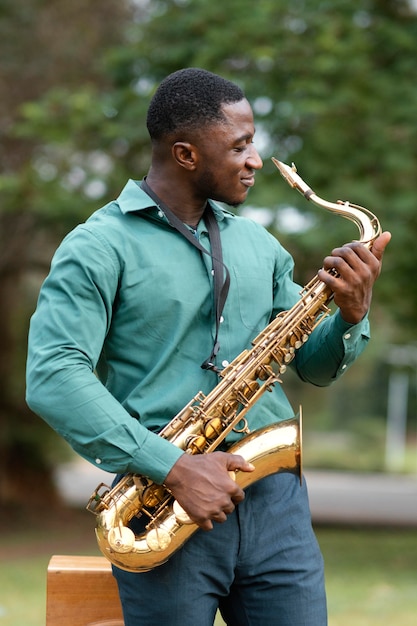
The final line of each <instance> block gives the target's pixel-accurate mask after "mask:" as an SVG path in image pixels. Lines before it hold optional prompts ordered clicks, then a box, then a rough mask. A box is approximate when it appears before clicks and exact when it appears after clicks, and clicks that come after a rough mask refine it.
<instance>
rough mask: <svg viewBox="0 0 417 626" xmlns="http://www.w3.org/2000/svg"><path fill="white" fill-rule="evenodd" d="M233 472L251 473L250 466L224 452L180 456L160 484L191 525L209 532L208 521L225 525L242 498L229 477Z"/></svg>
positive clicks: (237, 456)
mask: <svg viewBox="0 0 417 626" xmlns="http://www.w3.org/2000/svg"><path fill="white" fill-rule="evenodd" d="M235 470H240V471H242V472H251V471H253V470H254V467H253V465H252V464H251V463H248V462H247V461H245V459H244V458H243V457H241V456H239V455H237V454H229V453H227V452H213V453H210V454H197V455H195V456H193V455H189V454H183V455H182V456H181V457H180V458H179V459H178V461H177V462H176V463H175V465H174V466H173V467H172V468H171V471H170V472H169V474H168V475H167V477H166V479H165V483H164V484H165V485H166V487H168V489H169V490H170V492H171V493H172V495H173V496H174V498H175V499H176V500H177V501H178V502H179V504H180V505H181V506H182V508H183V509H184V510H185V511H186V513H187V514H188V515H189V517H190V519H191V520H192V521H193V522H195V523H196V524H198V526H200V528H202V529H203V530H212V528H213V523H212V522H213V521H214V522H225V521H226V518H227V515H229V514H230V513H232V512H233V511H234V509H235V505H236V504H238V502H241V501H242V500H243V499H244V497H245V492H244V491H243V489H241V488H240V487H239V485H237V484H236V482H235V481H234V480H233V479H232V478H231V477H230V475H229V472H234V471H235Z"/></svg>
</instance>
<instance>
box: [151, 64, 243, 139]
mask: <svg viewBox="0 0 417 626" xmlns="http://www.w3.org/2000/svg"><path fill="white" fill-rule="evenodd" d="M244 97H245V94H244V93H243V91H242V89H241V88H240V87H238V86H237V85H235V84H234V83H232V82H231V81H229V80H226V79H225V78H222V77H221V76H218V75H217V74H213V73H212V72H208V71H207V70H203V69H199V68H186V69H182V70H178V71H177V72H174V73H173V74H170V75H169V76H167V77H166V78H165V79H164V80H163V81H162V82H161V84H160V85H159V87H158V89H157V90H156V92H155V94H154V96H153V98H152V100H151V102H150V105H149V109H148V115H147V120H146V125H147V128H148V132H149V135H150V137H151V139H152V140H158V139H161V138H162V137H166V136H168V135H170V134H171V133H173V132H175V131H178V130H180V131H181V130H188V131H195V130H199V129H201V128H203V127H204V126H206V125H207V124H210V123H213V122H221V121H224V120H225V117H224V115H223V113H222V111H221V106H222V105H223V104H232V103H234V102H240V101H241V100H243V98H244Z"/></svg>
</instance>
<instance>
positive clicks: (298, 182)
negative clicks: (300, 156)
mask: <svg viewBox="0 0 417 626" xmlns="http://www.w3.org/2000/svg"><path fill="white" fill-rule="evenodd" d="M271 160H272V162H273V164H274V165H275V166H276V167H277V168H278V170H279V172H280V174H281V176H282V177H283V178H284V179H285V180H286V181H287V183H288V184H289V186H290V187H292V188H293V189H296V190H297V191H299V192H300V193H301V194H302V195H303V196H304V197H305V198H306V199H307V200H309V199H310V196H312V195H313V194H314V191H313V190H312V189H311V188H310V187H309V186H308V185H306V183H305V182H304V181H303V179H302V178H301V177H300V176H299V175H298V174H297V168H296V166H295V163H292V164H291V167H290V166H289V165H286V164H285V163H283V162H282V161H278V159H275V157H272V159H271Z"/></svg>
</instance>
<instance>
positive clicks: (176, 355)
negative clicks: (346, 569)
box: [27, 69, 389, 626]
mask: <svg viewBox="0 0 417 626" xmlns="http://www.w3.org/2000/svg"><path fill="white" fill-rule="evenodd" d="M147 126H148V130H149V134H150V137H151V141H152V160H151V166H150V169H149V172H148V176H147V178H146V182H145V183H142V186H141V183H140V182H134V181H132V180H130V181H129V182H128V183H127V185H126V186H125V188H124V189H123V191H122V193H121V195H120V196H119V198H118V199H117V201H115V202H111V203H110V204H108V205H107V206H105V207H104V208H102V209H100V210H99V211H97V212H96V213H94V214H93V215H92V216H91V217H90V219H89V220H87V222H86V223H85V224H82V225H80V226H78V227H77V228H75V230H74V231H73V232H71V233H70V234H69V235H68V236H67V237H66V238H65V240H64V241H63V243H62V244H61V246H60V247H59V249H58V251H57V252H56V255H55V257H54V260H53V263H52V266H51V272H50V274H49V276H48V278H47V279H46V281H45V283H44V285H43V287H42V290H41V294H40V298H39V303H38V307H37V311H36V313H35V314H34V316H33V318H32V322H31V329H30V337H29V357H28V370H27V371H28V383H27V389H28V391H27V399H28V403H29V406H30V407H31V408H32V409H33V410H34V411H35V412H37V413H38V414H39V415H41V416H42V417H43V418H44V419H45V420H46V421H47V422H48V423H49V424H50V425H51V426H52V427H53V428H54V429H56V430H57V431H58V432H59V433H60V434H61V435H62V436H63V437H65V439H66V440H67V441H68V442H69V443H70V444H71V445H72V446H73V448H74V450H76V451H77V452H78V453H79V454H81V455H82V456H83V457H85V458H86V459H88V460H89V461H91V462H92V463H93V464H96V465H99V466H100V467H102V468H104V469H105V470H107V471H109V472H115V473H124V472H134V473H139V474H142V475H146V476H148V477H150V478H151V479H152V480H154V481H156V482H157V483H164V484H165V485H166V486H167V487H168V488H169V489H170V490H171V492H172V494H173V496H174V497H175V498H176V499H177V500H178V502H179V503H180V504H181V505H182V507H183V508H184V509H185V511H186V512H187V513H188V515H189V516H190V517H191V519H192V520H194V521H195V522H196V523H197V524H198V525H199V526H200V527H201V529H202V530H199V531H198V532H197V533H195V534H194V535H193V536H192V537H191V538H190V539H189V541H188V542H187V543H186V544H185V546H184V547H183V548H182V549H181V550H179V551H178V552H177V553H175V554H174V555H173V556H172V557H171V559H170V560H169V561H168V562H167V563H166V564H164V565H161V566H159V567H157V568H155V569H153V570H151V571H149V572H146V573H131V572H126V571H122V570H119V569H117V568H114V574H115V577H116V579H117V582H118V585H119V591H120V597H121V600H122V605H123V610H124V617H125V624H126V626H139V625H140V626H145V625H149V626H151V625H152V626H155V625H157V624H169V625H170V626H176V625H180V624H181V626H195V625H196V624H198V625H199V626H209V625H212V624H213V620H214V616H215V613H216V610H217V609H218V608H220V610H221V612H222V615H223V617H224V619H225V621H226V622H227V624H229V625H236V626H237V625H238V626H244V625H251V626H259V625H260V624H262V626H272V625H274V626H275V625H279V626H323V625H324V624H326V600H325V591H324V582H323V565H322V558H321V555H320V551H319V548H318V546H317V543H316V540H315V537H314V534H313V532H312V529H311V521H310V513H309V507H308V500H307V493H306V488H305V486H302V487H300V484H299V481H298V479H297V478H296V477H295V476H294V475H293V474H287V473H281V474H275V475H272V476H269V477H267V478H264V479H262V480H260V481H259V482H257V483H255V484H253V485H251V486H250V487H249V488H248V489H247V490H246V492H245V493H244V492H243V491H242V489H240V487H239V486H238V485H237V484H236V483H235V482H234V481H233V480H232V479H231V478H230V476H229V473H228V471H229V470H234V469H240V470H242V471H251V469H252V468H251V466H250V464H248V463H246V462H245V461H244V459H243V458H242V457H240V456H237V455H231V454H228V453H226V452H214V453H212V454H207V455H196V456H190V455H188V454H184V453H183V452H182V451H181V450H179V449H178V448H177V447H176V446H174V445H173V444H172V443H170V442H169V441H167V440H165V439H163V438H161V437H159V436H158V435H157V433H158V432H159V431H160V430H161V429H162V427H163V426H164V425H165V424H166V423H167V422H168V421H170V419H171V418H172V417H173V416H174V415H176V414H177V413H178V412H179V411H180V410H181V409H182V408H183V407H184V406H185V405H186V404H187V402H188V401H189V400H190V399H191V398H192V397H193V396H194V395H195V394H196V393H197V391H199V390H201V391H203V392H204V393H208V392H209V391H210V390H211V389H213V388H214V387H215V386H216V384H217V383H218V374H217V372H216V369H215V368H219V369H222V367H224V366H225V365H227V363H228V362H230V361H232V360H233V359H234V358H235V357H236V356H237V355H238V354H239V353H240V352H241V351H242V350H244V349H246V348H248V347H250V344H251V340H252V339H253V338H254V337H255V336H256V335H257V334H259V332H260V331H261V330H263V328H265V327H266V326H267V324H268V323H269V322H270V321H271V319H273V318H274V317H275V315H276V314H277V313H279V312H280V311H283V310H287V309H289V308H291V307H292V306H293V305H294V303H295V302H297V301H298V299H299V291H300V287H299V286H298V285H296V284H294V283H293V281H292V269H293V262H292V259H291V257H290V255H289V254H288V253H287V252H286V251H285V250H284V249H283V248H282V247H281V246H280V244H279V243H278V242H277V241H276V239H275V238H273V237H272V236H271V235H270V234H268V232H267V231H266V230H264V229H263V228H262V227H260V226H259V225H257V224H256V223H254V222H252V221H250V220H248V219H245V218H242V217H237V216H235V215H233V214H231V213H230V212H228V211H226V210H224V209H223V208H221V207H220V206H219V205H217V204H216V203H215V201H220V202H222V203H226V204H228V205H231V206H238V205H239V204H241V203H242V202H244V201H245V199H246V197H247V194H248V191H249V189H250V188H251V187H252V186H253V184H254V180H255V173H256V171H257V170H258V169H260V168H261V167H262V161H261V159H260V157H259V155H258V153H257V151H256V149H255V147H254V144H253V139H254V134H255V129H254V122H253V115H252V110H251V107H250V105H249V103H248V101H247V100H246V98H245V96H244V94H243V92H242V91H241V90H240V88H239V87H237V86H236V85H234V84H233V83H230V82H229V81H226V80H224V79H223V78H221V77H219V76H216V75H214V74H211V73H209V72H207V71H204V70H199V69H185V70H181V71H179V72H175V73H174V74H172V75H170V76H168V77H167V78H166V79H165V80H164V81H163V82H162V83H161V85H160V86H159V88H158V90H157V91H156V93H155V95H154V97H153V99H152V101H151V103H150V107H149V112H148V118H147ZM142 187H144V188H142ZM165 207H168V209H169V210H170V211H171V212H172V213H173V214H174V216H176V217H177V218H179V220H180V221H181V223H182V224H185V225H186V228H187V229H188V231H189V232H190V233H192V234H193V235H194V236H195V237H196V238H197V240H198V241H199V242H200V243H201V244H202V245H203V246H204V247H205V248H206V249H210V245H211V247H213V240H211V241H210V240H209V236H208V223H209V221H210V220H209V215H208V213H207V212H208V211H211V212H212V213H211V214H212V215H214V217H215V222H216V223H217V225H218V228H219V231H220V240H221V252H222V257H223V263H224V266H226V268H227V269H228V272H229V275H230V287H229V291H228V294H227V298H226V302H225V304H224V308H223V311H222V315H221V317H220V316H218V317H219V319H218V320H216V312H215V309H216V306H215V304H216V303H215V298H214V286H213V283H214V279H213V273H212V270H213V267H212V259H211V258H210V256H209V255H207V254H202V253H201V252H200V251H199V250H198V249H197V248H196V247H195V246H194V245H192V243H191V242H190V241H189V240H188V239H187V238H186V237H185V236H184V235H183V234H182V233H181V232H179V231H178V230H177V228H175V227H174V226H173V225H171V223H170V222H169V220H168V219H167V217H166V215H165V214H164V209H165V213H168V215H169V211H168V210H167V209H166V208H165ZM172 221H173V219H171V222H172ZM174 221H175V220H174ZM388 241H389V234H388V233H385V234H383V235H382V236H380V237H379V238H378V239H377V240H376V241H375V243H374V245H373V248H372V252H370V251H368V250H367V249H366V248H365V247H364V246H363V245H361V244H357V243H354V244H349V245H346V246H343V247H341V248H337V249H336V250H333V252H332V253H331V255H330V256H328V257H326V259H325V260H324V262H323V268H324V270H326V269H330V268H336V269H337V272H338V277H335V276H332V275H331V274H329V273H327V272H326V271H324V270H321V271H320V273H319V276H320V278H321V279H322V280H323V281H324V282H326V283H327V284H328V285H329V286H330V287H331V289H332V290H333V291H334V294H335V297H334V300H335V302H336V304H337V305H338V307H339V310H338V311H337V312H336V313H335V315H333V316H332V317H330V318H328V319H326V320H325V321H324V322H323V323H322V324H321V325H320V326H319V327H318V328H317V329H316V330H315V331H314V332H313V333H312V336H311V337H310V339H309V341H308V342H307V343H306V344H305V345H304V346H303V347H302V348H301V349H300V350H298V351H297V355H296V359H295V361H294V367H295V368H296V371H297V372H298V374H299V376H300V377H301V378H302V379H303V380H306V381H309V382H311V383H314V384H316V385H327V384H330V383H331V382H332V381H334V380H335V379H336V378H338V376H340V375H341V373H343V372H344V371H345V370H346V369H347V367H348V366H349V365H350V364H351V363H352V362H353V361H354V359H355V358H356V357H357V356H358V355H359V354H360V352H361V351H362V349H363V348H364V346H365V344H366V342H367V340H368V337H369V330H368V321H367V312H368V309H369V306H370V301H371V292H372V285H373V283H374V281H375V280H376V278H377V276H378V275H379V272H380V267H381V259H382V255H383V250H384V248H385V246H386V244H387V243H388ZM216 322H217V323H216ZM216 334H217V337H216ZM214 344H215V347H214V348H213V345H214ZM219 346H220V348H219ZM203 363H204V364H205V365H204V367H202V364H203ZM208 363H209V364H210V363H211V364H213V365H214V367H211V366H210V365H207V364H208ZM96 374H97V375H96ZM292 414H293V413H292V409H291V407H290V405H289V403H288V400H287V399H286V397H285V394H284V391H283V389H282V386H281V385H278V386H276V388H274V390H273V392H272V393H268V394H265V395H264V396H263V397H262V398H261V399H260V400H259V401H258V402H257V403H256V404H255V405H254V406H253V407H252V408H251V410H250V411H249V413H248V414H247V419H248V423H249V427H250V429H251V430H255V429H256V428H258V427H260V426H263V425H266V424H269V423H273V422H277V421H279V420H283V419H286V418H289V417H291V416H292ZM231 439H233V437H230V438H229V440H231ZM204 531H209V532H204Z"/></svg>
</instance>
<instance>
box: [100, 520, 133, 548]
mask: <svg viewBox="0 0 417 626" xmlns="http://www.w3.org/2000/svg"><path fill="white" fill-rule="evenodd" d="M107 540H108V542H109V546H110V548H111V550H113V551H114V552H120V553H121V554H126V553H127V552H132V550H133V546H134V545H135V533H134V532H133V531H132V530H130V528H128V527H127V526H115V527H114V528H110V530H109V534H108V537H107Z"/></svg>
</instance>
